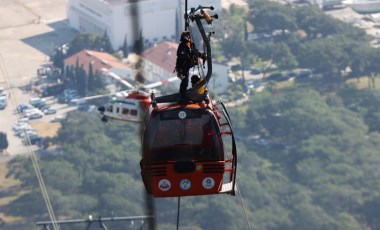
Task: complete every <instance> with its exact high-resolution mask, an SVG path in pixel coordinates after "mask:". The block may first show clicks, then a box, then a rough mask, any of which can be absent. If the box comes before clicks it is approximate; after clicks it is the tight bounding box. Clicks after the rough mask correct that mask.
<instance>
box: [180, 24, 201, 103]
mask: <svg viewBox="0 0 380 230" xmlns="http://www.w3.org/2000/svg"><path fill="white" fill-rule="evenodd" d="M194 56H195V55H194V53H193V45H192V42H191V37H190V32H189V31H184V32H182V34H181V43H180V44H179V46H178V49H177V60H176V65H175V70H176V71H177V77H178V78H180V79H181V84H180V87H179V93H180V96H181V99H186V89H187V86H188V85H189V70H190V68H191V67H193V66H194V65H195V64H196V63H195V62H196V59H195V60H194Z"/></svg>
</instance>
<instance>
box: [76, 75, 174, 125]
mask: <svg viewBox="0 0 380 230" xmlns="http://www.w3.org/2000/svg"><path fill="white" fill-rule="evenodd" d="M102 72H103V73H104V74H105V75H108V76H110V77H112V78H114V79H115V80H117V81H118V82H120V83H121V84H123V85H124V86H126V87H127V88H128V89H127V90H125V91H120V92H116V93H111V94H104V95H96V96H90V97H85V98H81V99H76V100H77V101H87V100H92V99H96V98H101V97H107V96H112V98H111V100H110V101H109V102H108V103H107V104H105V105H102V106H99V107H98V111H99V112H100V116H101V120H102V121H104V122H107V121H108V120H109V119H111V120H119V121H124V122H136V123H141V122H142V121H143V119H144V115H145V113H146V112H147V111H148V109H149V106H150V103H151V94H150V93H148V92H146V91H144V90H152V89H153V88H156V87H158V86H161V85H164V84H167V83H169V82H173V81H176V80H177V79H178V77H177V76H174V77H171V78H169V79H164V80H161V81H158V82H154V83H151V84H148V85H143V86H141V87H135V86H133V85H132V84H131V83H129V82H128V81H126V80H124V79H123V78H122V77H120V76H119V75H117V74H116V73H114V72H111V71H108V70H106V69H102ZM139 88H143V89H144V90H142V89H139Z"/></svg>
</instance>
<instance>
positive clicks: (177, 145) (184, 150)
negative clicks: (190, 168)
mask: <svg viewBox="0 0 380 230" xmlns="http://www.w3.org/2000/svg"><path fill="white" fill-rule="evenodd" d="M169 112H170V113H172V112H174V111H169ZM178 112H179V111H175V114H177V118H176V119H175V117H174V116H171V115H172V114H162V115H161V116H159V115H158V116H155V117H154V118H152V120H151V123H150V127H149V133H148V138H147V140H148V141H147V142H145V144H147V145H148V146H146V147H148V149H149V153H148V152H147V155H148V156H147V157H148V158H150V160H153V161H168V160H169V161H170V160H174V161H175V160H200V161H212V160H222V159H223V142H222V141H221V138H220V135H218V133H220V130H219V128H218V126H217V123H216V120H215V117H214V116H213V115H212V114H210V113H193V112H194V111H189V112H188V111H186V112H187V115H188V116H187V117H186V119H179V118H178ZM164 113H166V112H164ZM192 113H193V114H192Z"/></svg>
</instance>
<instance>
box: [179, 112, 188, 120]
mask: <svg viewBox="0 0 380 230" xmlns="http://www.w3.org/2000/svg"><path fill="white" fill-rule="evenodd" d="M178 117H179V118H181V119H185V118H186V112H185V111H180V112H179V113H178Z"/></svg>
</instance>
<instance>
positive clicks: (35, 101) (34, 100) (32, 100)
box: [29, 97, 46, 106]
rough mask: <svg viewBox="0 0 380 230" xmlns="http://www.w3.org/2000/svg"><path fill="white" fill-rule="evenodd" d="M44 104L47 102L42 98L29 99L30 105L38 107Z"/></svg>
mask: <svg viewBox="0 0 380 230" xmlns="http://www.w3.org/2000/svg"><path fill="white" fill-rule="evenodd" d="M43 102H46V100H45V99H42V98H40V97H34V98H30V99H29V104H31V105H33V106H35V105H38V104H41V103H43Z"/></svg>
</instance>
